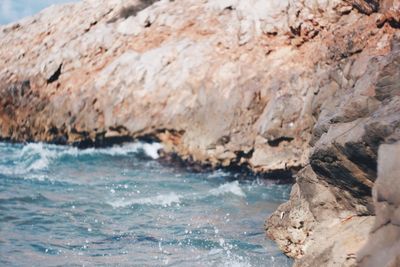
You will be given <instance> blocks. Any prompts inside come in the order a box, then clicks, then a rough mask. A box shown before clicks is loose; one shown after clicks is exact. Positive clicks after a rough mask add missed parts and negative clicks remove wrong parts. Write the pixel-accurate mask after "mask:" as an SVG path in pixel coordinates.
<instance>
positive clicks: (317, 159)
mask: <svg viewBox="0 0 400 267" xmlns="http://www.w3.org/2000/svg"><path fill="white" fill-rule="evenodd" d="M399 6H400V4H399V2H398V1H396V0H395V1H389V0H383V1H370V0H368V1H364V0H347V1H342V0H331V1H324V0H319V1H307V0H306V1H293V0H290V1H289V0H285V1H281V0H279V1H278V0H268V1H267V0H242V1H237V0H236V1H235V0H206V1H195V0H185V1H183V0H181V1H177V0H175V1H168V0H162V1H145V0H142V1H136V0H129V1H128V0H125V1H122V0H107V1H106V0H96V1H95V0H85V1H82V2H79V3H76V4H67V5H62V6H54V7H51V8H49V9H46V10H45V11H43V12H42V13H40V14H38V15H36V16H34V17H31V18H27V19H25V20H22V21H20V22H18V23H14V24H10V25H6V26H4V27H1V28H0V102H1V103H0V137H1V139H3V140H11V141H45V142H51V143H57V144H73V145H77V146H79V147H88V146H104V145H109V144H112V143H115V142H121V141H124V140H132V139H135V138H145V139H157V140H159V141H161V142H163V143H164V145H165V149H166V153H175V154H177V155H179V157H181V158H182V159H184V160H186V161H187V162H196V163H199V164H201V165H204V166H211V167H218V166H225V167H229V166H231V167H244V168H249V169H252V170H253V171H256V172H262V173H275V174H280V173H292V172H293V173H297V174H296V184H295V185H294V187H293V191H292V196H291V199H290V201H289V202H288V203H286V204H284V205H282V206H281V207H280V208H279V210H278V211H277V212H276V213H275V214H274V215H273V216H272V217H271V218H270V219H269V220H268V222H267V224H266V227H267V233H268V235H269V236H270V237H271V238H272V239H274V240H276V242H277V243H278V245H279V246H280V247H281V249H282V250H283V251H285V253H287V254H288V255H289V256H291V257H294V258H295V259H297V261H296V264H297V265H298V266H318V265H319V266H325V265H330V266H342V265H347V266H350V265H354V264H356V253H357V251H358V250H359V249H360V247H361V246H362V245H363V244H364V243H365V240H366V239H367V236H368V233H369V231H370V229H371V226H372V224H373V220H374V216H373V215H374V214H375V211H374V208H373V205H372V200H371V188H372V186H373V185H374V181H375V179H376V176H377V153H378V149H379V146H380V145H381V144H383V143H394V142H395V141H397V140H399V139H400V134H399V133H400V132H399V125H400V85H399V84H400V66H399V65H400V42H399V40H400V32H399V31H398V30H397V28H396V27H397V26H399ZM299 170H300V171H299Z"/></svg>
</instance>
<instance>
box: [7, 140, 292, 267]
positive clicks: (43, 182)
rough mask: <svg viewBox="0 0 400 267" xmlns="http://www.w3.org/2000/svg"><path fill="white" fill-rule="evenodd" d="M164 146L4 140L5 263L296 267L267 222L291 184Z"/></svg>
mask: <svg viewBox="0 0 400 267" xmlns="http://www.w3.org/2000/svg"><path fill="white" fill-rule="evenodd" d="M159 148H160V145H159V144H142V143H133V144H126V145H122V146H116V147H112V148H104V149H87V150H78V149H76V148H72V147H67V146H54V145H45V144H40V143H39V144H33V143H31V144H24V145H23V144H8V143H0V266H190V267H195V266H290V265H291V263H292V262H291V260H289V259H288V258H286V257H285V256H284V255H283V254H282V253H281V252H280V251H279V250H278V248H277V247H276V246H275V244H274V243H273V242H272V241H270V240H268V239H267V238H266V237H265V231H264V229H263V224H264V220H265V219H266V217H267V216H268V215H269V214H271V213H272V212H273V211H274V210H275V209H276V208H277V206H278V205H279V204H280V203H282V202H284V201H285V200H287V199H288V197H289V190H290V186H289V185H282V184H278V183H277V182H274V181H269V180H261V179H253V178H251V177H246V176H244V175H241V174H230V173H227V172H224V171H221V170H219V171H213V172H205V173H193V172H190V171H187V170H185V169H182V168H177V167H174V166H171V165H166V164H165V163H162V162H161V161H159V159H157V158H158V154H157V150H158V149H159Z"/></svg>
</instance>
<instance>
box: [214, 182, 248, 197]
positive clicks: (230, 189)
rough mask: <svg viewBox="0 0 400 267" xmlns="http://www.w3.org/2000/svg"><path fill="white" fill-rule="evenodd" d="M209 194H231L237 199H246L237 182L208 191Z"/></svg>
mask: <svg viewBox="0 0 400 267" xmlns="http://www.w3.org/2000/svg"><path fill="white" fill-rule="evenodd" d="M210 193H211V194H212V195H214V196H219V195H223V194H228V193H231V194H234V195H236V196H239V197H246V194H245V193H244V192H243V190H242V188H240V185H239V182H238V181H234V182H231V183H226V184H223V185H220V186H219V187H218V188H216V189H212V190H210Z"/></svg>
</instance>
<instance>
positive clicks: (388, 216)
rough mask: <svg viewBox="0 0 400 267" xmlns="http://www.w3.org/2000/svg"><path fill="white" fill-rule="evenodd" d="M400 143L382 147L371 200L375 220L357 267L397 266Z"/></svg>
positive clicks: (399, 247)
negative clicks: (372, 200) (372, 201)
mask: <svg viewBox="0 0 400 267" xmlns="http://www.w3.org/2000/svg"><path fill="white" fill-rule="evenodd" d="M399 163H400V142H397V143H395V144H390V145H389V144H388V145H382V146H381V147H380V148H379V153H378V179H377V181H376V183H375V186H374V191H373V199H374V206H375V211H376V219H375V223H374V226H373V228H372V230H371V233H370V236H369V240H368V242H367V244H366V245H365V246H364V247H363V249H362V250H361V251H360V252H359V253H358V255H357V256H358V257H357V258H358V263H359V266H365V267H367V266H368V267H372V266H382V267H395V266H400V195H399V192H400V183H399V179H400V164H399Z"/></svg>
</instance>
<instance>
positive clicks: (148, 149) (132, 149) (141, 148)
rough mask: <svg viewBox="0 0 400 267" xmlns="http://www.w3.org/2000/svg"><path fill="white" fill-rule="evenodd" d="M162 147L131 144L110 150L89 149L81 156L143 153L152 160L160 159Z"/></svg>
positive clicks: (82, 152) (158, 145)
mask: <svg viewBox="0 0 400 267" xmlns="http://www.w3.org/2000/svg"><path fill="white" fill-rule="evenodd" d="M162 147H163V146H162V145H161V144H160V143H152V144H148V143H140V142H138V143H129V144H124V145H121V146H113V147H110V148H100V149H95V148H89V149H85V150H81V151H79V154H81V155H88V154H103V155H110V156H125V155H128V154H132V153H138V152H143V153H144V154H146V155H147V156H149V157H150V158H152V159H158V158H159V155H158V151H159V150H160V149H162Z"/></svg>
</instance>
